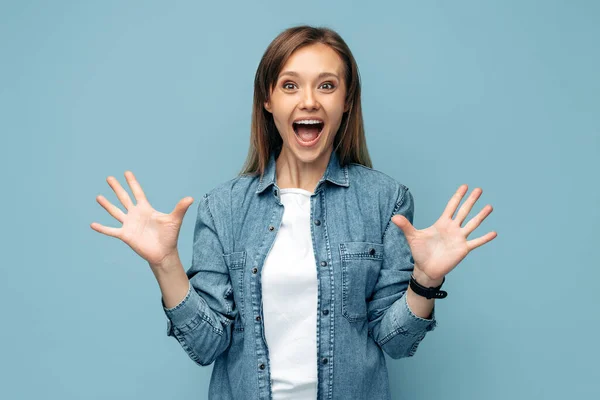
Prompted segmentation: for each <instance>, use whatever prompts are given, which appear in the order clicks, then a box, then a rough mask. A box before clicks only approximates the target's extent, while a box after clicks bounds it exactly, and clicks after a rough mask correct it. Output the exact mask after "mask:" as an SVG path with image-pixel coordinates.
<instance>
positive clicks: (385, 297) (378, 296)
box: [368, 185, 437, 358]
mask: <svg viewBox="0 0 600 400" xmlns="http://www.w3.org/2000/svg"><path fill="white" fill-rule="evenodd" d="M397 214H401V215H403V216H404V217H405V218H406V219H408V220H409V221H410V223H411V224H412V223H413V215H414V199H413V196H412V194H411V193H410V191H409V190H408V188H407V187H405V186H403V185H399V188H398V193H397V197H396V202H395V205H394V209H393V211H392V213H391V214H390V216H389V218H390V220H389V221H388V225H387V227H386V229H385V233H384V235H383V239H382V241H383V245H384V259H383V265H382V268H381V270H380V273H379V278H378V280H377V283H376V285H375V291H374V294H373V296H372V298H371V299H370V301H369V303H368V317H369V333H370V335H371V336H372V337H373V339H374V340H375V342H376V343H377V344H379V346H380V347H381V348H382V349H383V350H384V351H385V352H386V353H387V354H388V355H389V356H390V357H392V358H401V357H411V356H412V355H414V353H415V352H416V349H417V347H418V345H419V343H420V342H421V340H422V339H423V338H424V337H425V335H426V333H427V332H430V331H432V330H434V329H435V327H436V325H437V322H436V319H435V306H434V309H433V311H432V315H431V319H425V318H421V317H418V316H417V315H415V314H414V313H413V312H412V310H411V309H410V308H409V306H408V303H407V296H406V293H407V289H408V284H409V281H410V276H411V274H412V272H413V269H414V260H413V258H412V254H411V251H410V246H409V245H408V242H407V240H406V237H405V236H404V232H402V230H401V229H400V228H399V227H398V226H396V224H394V223H393V222H392V221H391V218H392V217H393V216H394V215H397Z"/></svg>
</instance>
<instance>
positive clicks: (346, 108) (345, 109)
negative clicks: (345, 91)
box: [344, 103, 352, 113]
mask: <svg viewBox="0 0 600 400" xmlns="http://www.w3.org/2000/svg"><path fill="white" fill-rule="evenodd" d="M351 108H352V103H346V107H345V108H344V112H345V113H347V112H348V111H350V109H351Z"/></svg>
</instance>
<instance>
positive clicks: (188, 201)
mask: <svg viewBox="0 0 600 400" xmlns="http://www.w3.org/2000/svg"><path fill="white" fill-rule="evenodd" d="M193 202H194V199H193V198H191V197H185V198H183V199H181V200H180V201H179V203H177V205H176V206H175V208H174V209H173V211H172V212H171V214H172V215H173V216H174V217H175V218H177V219H178V220H183V217H184V216H185V213H186V212H187V210H188V208H190V206H191V205H192V203H193Z"/></svg>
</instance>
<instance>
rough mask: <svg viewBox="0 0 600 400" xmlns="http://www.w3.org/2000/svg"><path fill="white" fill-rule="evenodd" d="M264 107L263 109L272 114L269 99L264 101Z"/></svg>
mask: <svg viewBox="0 0 600 400" xmlns="http://www.w3.org/2000/svg"><path fill="white" fill-rule="evenodd" d="M264 107H265V110H267V111H268V112H270V113H271V114H273V112H272V111H271V102H270V101H265V103H264Z"/></svg>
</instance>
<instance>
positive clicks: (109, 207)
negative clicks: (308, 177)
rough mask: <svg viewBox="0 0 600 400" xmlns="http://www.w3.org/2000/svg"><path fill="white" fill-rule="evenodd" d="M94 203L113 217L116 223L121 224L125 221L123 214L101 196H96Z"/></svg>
mask: <svg viewBox="0 0 600 400" xmlns="http://www.w3.org/2000/svg"><path fill="white" fill-rule="evenodd" d="M96 201H97V202H98V203H99V204H100V205H101V206H102V207H103V208H104V209H105V210H106V211H108V213H109V214H110V215H112V216H113V217H115V219H116V220H117V221H119V222H120V223H123V221H124V220H125V213H124V212H123V211H122V210H121V209H120V208H119V207H117V206H115V205H114V204H112V203H111V202H110V201H108V200H106V198H105V197H104V196H102V195H98V196H96Z"/></svg>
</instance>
